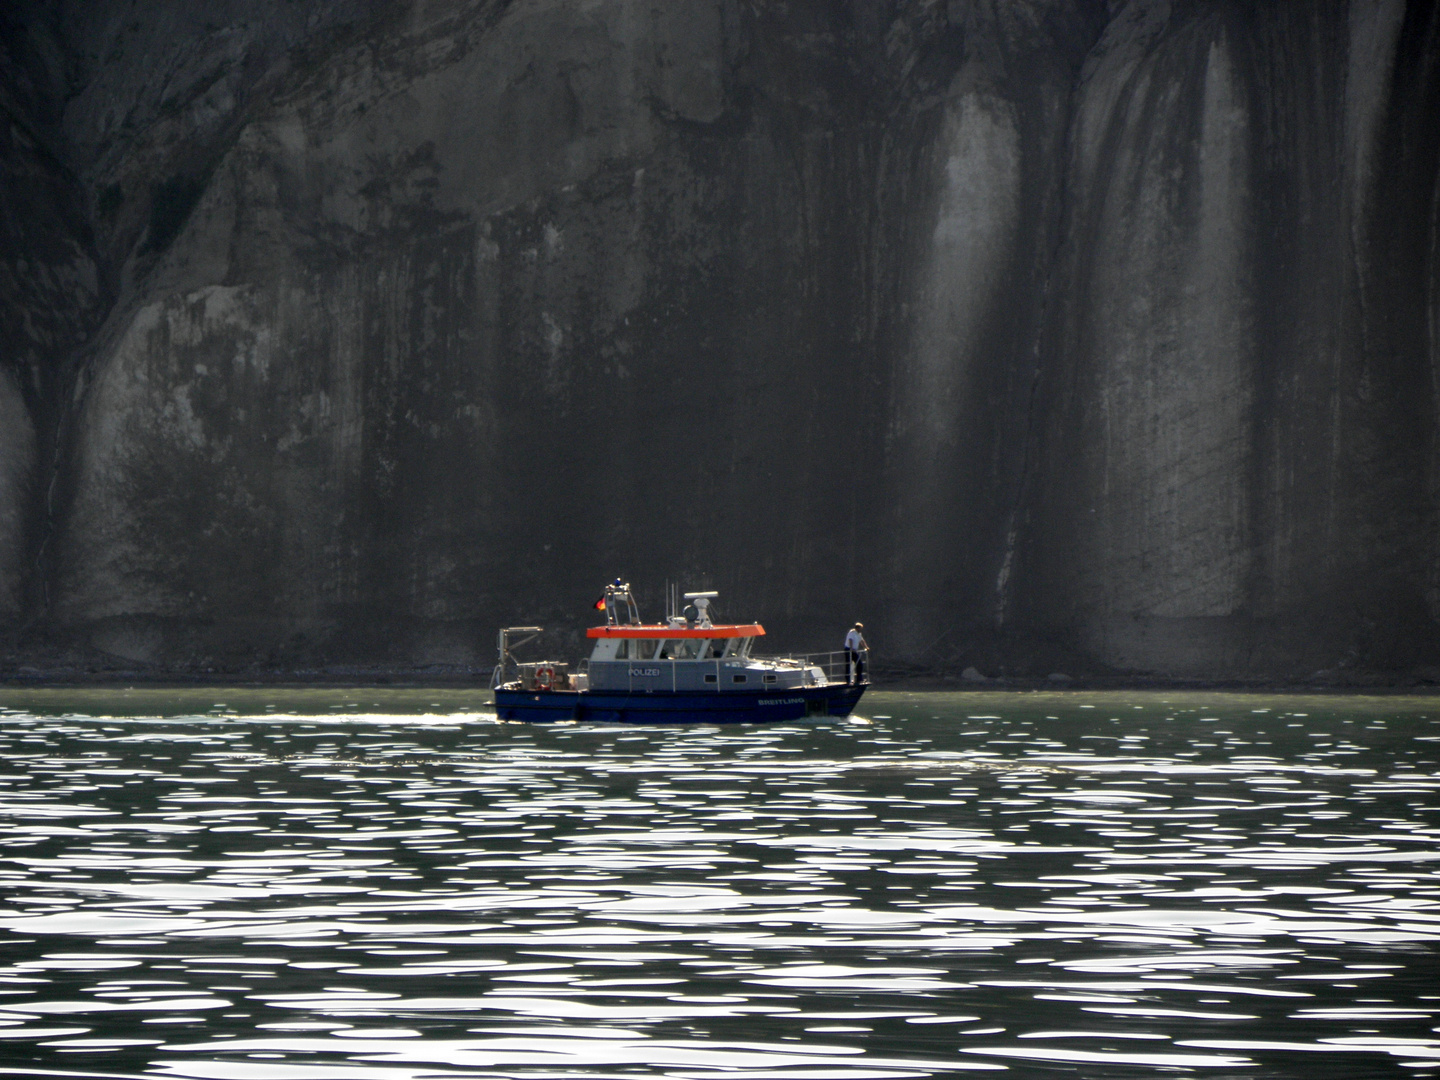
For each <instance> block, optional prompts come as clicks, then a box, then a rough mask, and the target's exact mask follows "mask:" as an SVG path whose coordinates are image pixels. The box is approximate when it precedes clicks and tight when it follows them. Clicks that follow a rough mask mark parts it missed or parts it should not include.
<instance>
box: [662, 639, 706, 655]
mask: <svg viewBox="0 0 1440 1080" xmlns="http://www.w3.org/2000/svg"><path fill="white" fill-rule="evenodd" d="M700 644H701V643H700V641H698V640H697V639H695V638H672V639H671V640H669V641H667V642H665V648H664V650H663V651H662V652H661V653H660V657H661V659H663V660H694V659H695V657H696V656H697V655H698V654H699V652H700Z"/></svg>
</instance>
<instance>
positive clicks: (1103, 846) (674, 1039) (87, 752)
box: [0, 689, 1440, 1080]
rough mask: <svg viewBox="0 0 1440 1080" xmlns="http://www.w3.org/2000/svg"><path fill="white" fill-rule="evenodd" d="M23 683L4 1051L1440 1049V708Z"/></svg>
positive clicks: (256, 1060)
mask: <svg viewBox="0 0 1440 1080" xmlns="http://www.w3.org/2000/svg"><path fill="white" fill-rule="evenodd" d="M484 700H485V698H484V696H483V695H482V694H480V693H478V692H474V693H471V692H461V691H454V690H449V691H386V690H380V691H376V690H362V691H355V690H334V689H331V690H315V691H282V690H254V689H245V690H242V689H234V690H225V691H220V692H217V691H215V690H214V689H206V690H201V691H194V690H189V691H184V692H166V691H128V692H121V691H99V690H83V691H74V690H67V691H40V690H35V691H21V690H14V689H11V690H4V691H0V748H3V753H4V762H3V764H0V771H3V779H0V843H3V848H0V883H3V893H0V1073H7V1074H23V1075H49V1076H56V1075H59V1076H94V1077H121V1076H138V1075H148V1076H175V1077H210V1078H224V1080H232V1078H234V1080H248V1078H265V1080H289V1078H295V1080H332V1078H345V1080H410V1078H416V1080H418V1078H421V1077H425V1078H441V1077H460V1076H464V1077H472V1078H473V1077H537V1078H538V1077H580V1076H584V1077H612V1076H613V1077H622V1076H623V1077H633V1076H665V1077H678V1078H688V1077H696V1078H701V1077H706V1078H709V1077H719V1076H725V1077H740V1078H760V1077H765V1078H779V1077H792V1078H797V1080H799V1078H811V1077H837V1078H856V1080H858V1078H879V1077H923V1076H946V1075H956V1074H969V1073H972V1072H987V1071H988V1072H999V1071H1008V1072H1009V1073H1011V1074H1012V1075H1019V1076H1050V1075H1055V1074H1057V1073H1058V1074H1069V1075H1077V1076H1083V1077H1132V1076H1133V1077H1140V1076H1155V1075H1159V1074H1162V1073H1163V1074H1166V1075H1177V1074H1178V1075H1186V1074H1197V1075H1204V1076H1211V1077H1227V1078H1228V1077H1294V1076H1302V1075H1303V1076H1306V1077H1312V1078H1321V1077H1330V1076H1334V1077H1369V1076H1374V1077H1388V1076H1433V1075H1435V1074H1436V1073H1437V1072H1440V1028H1437V1024H1440V1020H1437V1013H1440V956H1437V951H1436V946H1437V942H1440V767H1437V761H1440V701H1436V700H1427V699H1403V698H1389V699H1373V698H1372V699H1361V698H1324V699H1311V698H1304V699H1302V698H1294V697H1286V698H1279V697H1257V696H1245V695H1217V694H1209V695H1175V694H1129V695H1124V696H1118V695H1108V696H1106V695H1090V694H1080V693H1072V694H881V693H876V694H872V695H869V696H867V698H866V700H865V702H864V703H863V711H864V714H865V715H864V717H863V718H862V717H855V718H851V719H850V720H846V721H833V722H832V721H824V722H815V723H806V724H796V725H793V726H783V727H731V728H725V729H720V728H690V729H679V728H677V729H653V728H647V729H643V730H642V729H635V728H623V727H600V726H556V727H531V726H526V725H521V724H501V723H498V722H496V720H495V718H494V714H493V713H492V712H490V711H488V710H487V709H486V708H484V707H483V702H484Z"/></svg>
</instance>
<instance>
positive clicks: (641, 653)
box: [630, 638, 660, 660]
mask: <svg viewBox="0 0 1440 1080" xmlns="http://www.w3.org/2000/svg"><path fill="white" fill-rule="evenodd" d="M658 644H660V643H659V642H658V641H656V640H655V639H654V638H636V639H635V640H634V641H632V642H630V659H632V660H654V659H655V646H656V645H658Z"/></svg>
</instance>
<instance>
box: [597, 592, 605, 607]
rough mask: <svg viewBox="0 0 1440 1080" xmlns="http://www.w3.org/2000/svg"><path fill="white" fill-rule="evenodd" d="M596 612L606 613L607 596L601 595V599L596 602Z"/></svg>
mask: <svg viewBox="0 0 1440 1080" xmlns="http://www.w3.org/2000/svg"><path fill="white" fill-rule="evenodd" d="M595 610H596V611H604V610H605V595H604V594H603V593H602V594H601V595H600V599H599V600H596V601H595Z"/></svg>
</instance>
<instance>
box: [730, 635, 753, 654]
mask: <svg viewBox="0 0 1440 1080" xmlns="http://www.w3.org/2000/svg"><path fill="white" fill-rule="evenodd" d="M754 641H755V639H754V638H753V637H742V638H738V639H737V640H736V642H735V648H734V650H733V651H732V652H731V653H730V655H731V656H749V655H750V646H751V645H752V644H753V643H754Z"/></svg>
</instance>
